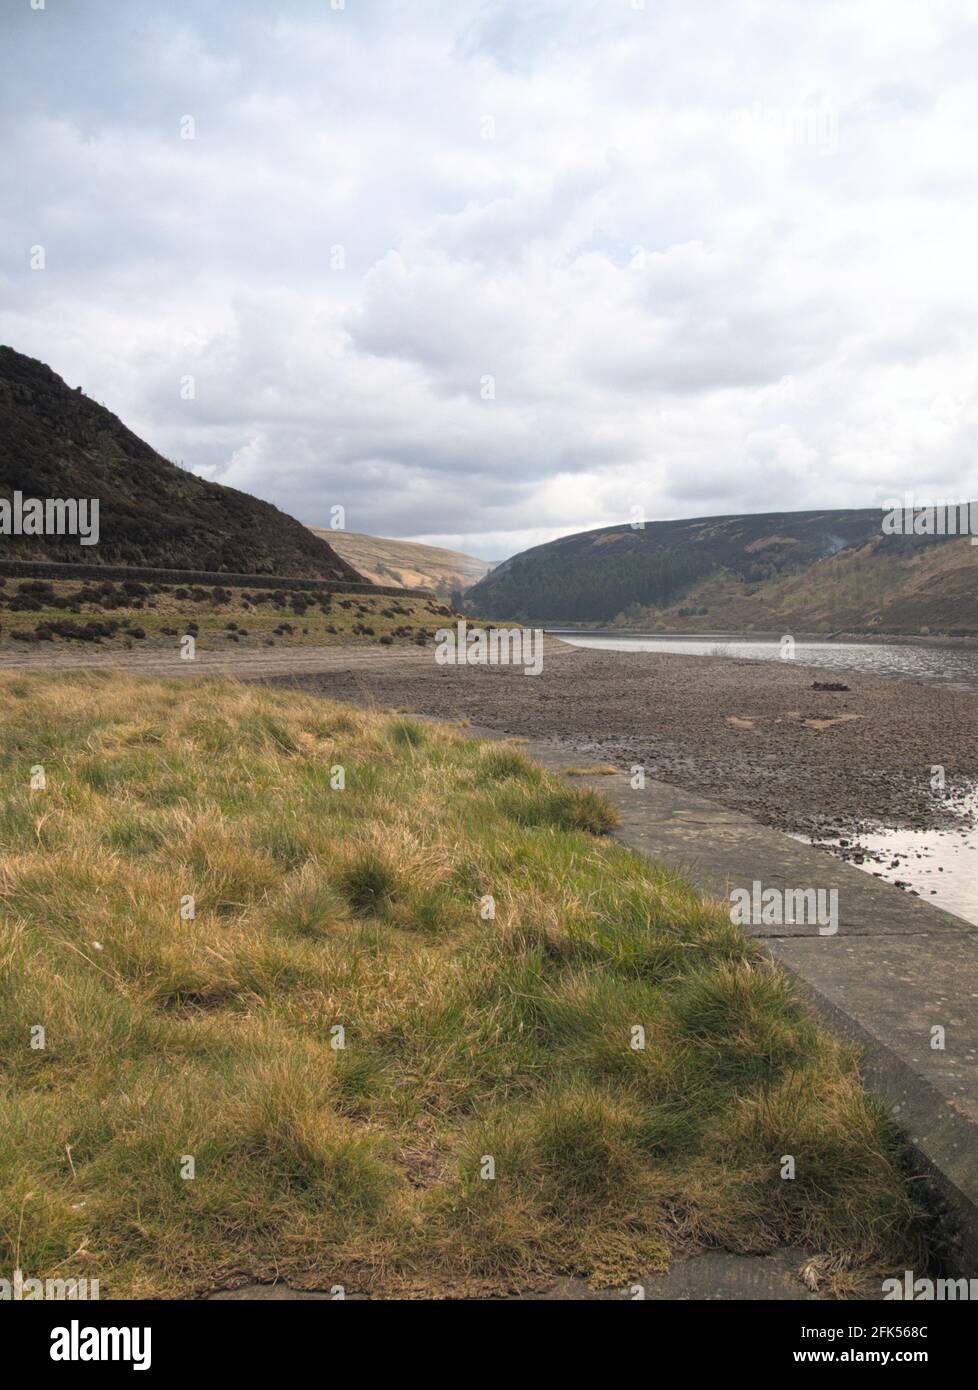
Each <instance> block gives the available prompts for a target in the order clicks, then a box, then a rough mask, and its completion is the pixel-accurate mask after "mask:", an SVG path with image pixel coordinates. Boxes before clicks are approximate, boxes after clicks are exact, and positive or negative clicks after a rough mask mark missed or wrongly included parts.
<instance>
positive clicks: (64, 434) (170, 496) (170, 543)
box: [0, 347, 360, 579]
mask: <svg viewBox="0 0 978 1390" xmlns="http://www.w3.org/2000/svg"><path fill="white" fill-rule="evenodd" d="M16 492H21V493H22V494H23V495H24V497H25V498H27V497H36V498H44V499H46V498H79V499H80V498H98V501H99V539H98V543H97V544H94V545H86V546H82V545H80V544H79V542H78V538H77V537H75V536H32V535H6V534H5V535H0V555H2V556H3V558H5V559H25V560H58V561H68V562H79V563H81V562H84V563H86V564H106V565H108V564H127V565H148V566H165V567H168V568H176V569H194V570H226V571H228V572H236V573H244V574H278V575H289V576H300V575H303V576H308V577H309V578H313V579H359V578H360V576H359V575H358V574H357V572H356V570H354V568H353V567H352V566H351V565H349V564H348V563H347V562H346V561H345V560H342V559H341V558H340V557H339V556H338V555H337V554H336V553H335V552H334V551H333V549H332V548H331V547H330V546H329V545H328V544H327V543H326V542H325V541H324V540H322V539H321V538H319V537H316V536H314V535H312V534H311V533H310V531H309V530H308V528H307V527H305V526H303V525H302V524H301V523H300V522H298V521H296V520H295V519H294V518H293V517H290V516H287V515H286V514H285V513H284V512H280V511H279V510H278V508H277V507H273V506H272V505H271V504H270V503H268V502H262V501H259V500H258V498H256V497H250V496H249V495H248V494H247V493H245V492H238V491H237V490H236V489H235V488H230V487H222V486H221V485H220V484H219V483H211V482H207V481H205V480H204V479H203V478H198V477H196V476H195V475H194V474H193V473H188V472H187V471H186V470H185V469H182V468H178V467H177V466H176V464H173V463H170V462H168V461H167V460H166V459H165V458H163V457H161V455H160V454H158V453H157V452H156V450H155V449H153V448H151V447H150V445H148V444H146V443H145V442H144V441H143V440H142V439H140V438H139V437H138V436H137V435H135V434H133V432H132V431H131V430H129V429H127V428H126V426H125V425H124V424H123V423H122V421H121V420H119V419H118V418H117V417H116V416H115V415H113V414H112V412H111V411H109V410H107V409H106V408H105V407H104V406H101V405H99V404H98V403H97V402H96V401H93V400H90V399H89V398H88V397H87V396H85V395H84V394H83V393H82V391H81V388H80V387H78V388H76V389H75V390H72V389H71V388H70V387H69V386H67V385H66V383H65V382H64V381H62V379H61V377H59V376H58V375H56V373H55V372H53V371H52V370H51V368H50V367H47V366H45V365H44V363H43V362H38V361H36V360H35V359H34V358H31V357H25V356H24V355H23V354H22V353H19V352H15V351H14V349H13V348H10V347H0V499H4V500H7V501H9V500H10V499H11V498H12V497H13V495H14V494H15V493H16Z"/></svg>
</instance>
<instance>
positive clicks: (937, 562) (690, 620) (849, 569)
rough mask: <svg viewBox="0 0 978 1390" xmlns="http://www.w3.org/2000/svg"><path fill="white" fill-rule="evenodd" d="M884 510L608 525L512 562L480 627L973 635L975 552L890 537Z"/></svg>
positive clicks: (478, 588)
mask: <svg viewBox="0 0 978 1390" xmlns="http://www.w3.org/2000/svg"><path fill="white" fill-rule="evenodd" d="M881 518H882V513H881V512H880V511H878V510H874V509H869V510H863V511H829V512H788V513H784V512H780V513H768V514H764V515H756V516H755V515H749V516H732V517H713V518H705V519H695V520H690V521H668V522H652V523H649V524H647V525H646V526H645V528H644V530H640V531H633V530H632V529H631V528H630V527H628V526H612V527H606V528H604V529H603V530H599V531H587V532H583V533H581V534H579V535H575V536H567V537H565V538H563V539H561V540H557V541H552V542H550V543H549V544H547V545H542V546H537V547H535V548H534V549H533V550H528V551H526V552H524V553H523V554H522V555H518V556H515V557H514V558H513V559H511V560H507V561H505V562H504V563H503V564H502V565H500V566H499V567H498V569H495V570H493V572H492V573H491V574H490V575H488V576H487V577H486V578H485V579H484V580H482V581H481V583H479V584H477V585H475V586H474V588H472V589H471V590H469V592H468V593H467V594H466V607H467V608H469V609H471V611H472V612H473V613H474V614H478V615H479V616H482V617H489V618H495V619H505V618H508V617H512V618H520V619H521V620H523V621H544V622H546V621H551V622H558V621H578V622H589V621H590V622H613V621H615V620H620V621H630V622H634V623H636V624H637V625H648V624H651V625H653V626H657V625H661V626H665V627H668V628H670V629H672V630H676V629H685V628H688V629H689V630H694V631H695V630H697V629H718V628H726V627H729V628H745V627H754V628H777V627H785V628H787V627H789V626H793V627H797V628H799V629H804V630H810V631H816V630H825V631H832V630H837V629H841V628H845V629H847V630H850V631H855V630H877V631H888V632H908V633H917V632H919V631H920V630H921V629H922V628H929V629H930V630H931V631H935V632H936V631H978V605H976V597H975V595H976V591H978V583H976V581H978V547H973V546H971V545H970V544H969V541H968V539H967V538H963V539H957V538H941V537H934V538H930V537H901V536H884V535H883V533H882V531H881Z"/></svg>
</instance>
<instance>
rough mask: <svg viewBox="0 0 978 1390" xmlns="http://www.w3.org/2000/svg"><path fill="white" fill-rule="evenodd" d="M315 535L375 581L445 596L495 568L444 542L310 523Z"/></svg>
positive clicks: (468, 585)
mask: <svg viewBox="0 0 978 1390" xmlns="http://www.w3.org/2000/svg"><path fill="white" fill-rule="evenodd" d="M309 529H310V530H311V531H312V532H313V534H314V535H316V536H321V537H322V538H323V540H327V541H328V542H329V544H330V545H331V546H332V547H333V549H334V550H335V551H336V553H337V555H341V556H342V557H343V559H344V560H346V561H347V563H348V564H351V565H354V566H355V567H356V568H357V569H358V570H359V571H360V573H361V574H362V575H363V576H364V578H365V579H370V580H372V581H373V582H374V583H375V584H400V585H402V586H403V587H404V588H407V589H413V588H426V589H433V590H434V591H435V593H436V594H439V595H440V596H441V597H442V598H450V597H451V596H452V594H454V593H461V592H464V590H466V589H468V588H469V587H470V586H471V585H472V584H475V583H477V582H478V581H479V580H480V579H482V578H484V576H485V575H487V574H488V573H489V571H490V570H491V569H492V565H491V564H490V563H489V562H488V561H487V560H480V559H478V558H477V557H476V556H475V555H465V554H463V553H462V552H461V551H459V550H445V549H444V548H443V547H442V546H440V545H421V544H420V543H419V542H418V541H401V540H394V539H391V538H389V537H386V536H367V535H363V534H362V533H360V532H357V531H333V530H328V529H327V528H326V527H323V526H310V528H309Z"/></svg>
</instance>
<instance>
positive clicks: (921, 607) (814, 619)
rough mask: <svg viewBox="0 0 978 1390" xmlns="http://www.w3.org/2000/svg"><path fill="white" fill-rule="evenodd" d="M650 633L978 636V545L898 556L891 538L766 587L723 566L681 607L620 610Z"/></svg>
mask: <svg viewBox="0 0 978 1390" xmlns="http://www.w3.org/2000/svg"><path fill="white" fill-rule="evenodd" d="M615 622H616V625H621V626H625V627H634V628H636V629H642V630H645V631H649V630H652V631H655V630H656V629H658V630H661V631H670V632H675V631H689V632H696V631H701V632H710V631H751V630H757V631H769V632H770V631H784V632H801V631H807V632H867V633H868V632H881V633H896V634H904V635H907V636H929V635H936V634H948V635H952V636H965V635H969V634H973V633H976V632H978V547H975V546H972V545H971V544H970V542H969V540H968V539H967V538H961V539H959V540H954V541H948V542H947V543H946V544H943V545H931V546H926V547H917V548H915V549H912V550H903V551H897V552H891V551H890V549H889V546H888V544H887V543H885V542H880V541H877V542H876V543H874V544H870V545H867V546H861V547H854V548H853V549H851V550H844V551H840V552H839V554H837V555H834V556H829V557H827V558H826V559H824V560H821V561H820V562H819V563H818V564H815V565H812V566H810V567H809V568H808V569H805V570H802V571H801V572H800V573H797V574H787V575H777V576H775V577H773V578H771V579H768V580H764V581H762V582H761V583H759V584H749V583H745V582H743V581H738V580H737V579H736V578H735V577H734V576H732V575H731V574H729V573H728V572H725V571H718V572H716V573H714V574H712V575H710V576H708V577H707V578H706V579H704V580H702V581H701V582H700V583H699V584H696V585H694V586H693V587H691V588H690V589H689V590H688V591H687V594H686V595H685V597H684V598H683V599H682V600H681V601H680V603H679V604H678V605H677V604H672V605H664V606H654V605H653V606H649V607H642V606H641V605H633V606H631V607H629V609H628V610H627V611H625V612H623V613H621V614H619V615H618V616H617V618H616V620H615Z"/></svg>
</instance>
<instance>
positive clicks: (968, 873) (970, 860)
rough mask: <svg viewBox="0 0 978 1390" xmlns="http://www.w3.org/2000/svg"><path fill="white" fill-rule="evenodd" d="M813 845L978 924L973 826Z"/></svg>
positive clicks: (977, 844) (880, 832)
mask: <svg viewBox="0 0 978 1390" xmlns="http://www.w3.org/2000/svg"><path fill="white" fill-rule="evenodd" d="M797 838H801V837H797ZM809 843H813V844H817V845H820V846H822V847H824V848H825V849H828V850H831V852H832V853H833V854H837V855H838V856H839V857H840V858H842V859H845V860H846V862H847V863H849V864H855V865H856V867H857V868H859V869H863V870H864V871H865V872H866V873H870V874H873V875H875V877H877V878H881V879H882V880H883V881H884V882H885V883H892V884H895V885H897V886H898V887H900V888H901V889H902V890H903V891H904V892H911V891H912V892H915V893H916V894H917V895H918V896H919V897H921V898H923V899H924V900H925V902H930V903H933V904H934V905H935V906H937V907H942V908H943V909H944V911H945V912H953V913H954V915H955V916H956V917H963V918H964V920H965V921H966V922H972V923H974V924H975V925H976V926H978V839H976V836H975V831H974V828H973V826H972V827H971V828H970V829H968V828H964V827H962V828H961V829H960V830H958V829H951V830H893V829H885V828H879V829H877V830H874V831H873V832H872V833H866V834H860V835H852V836H850V837H848V839H844V840H842V841H840V840H815V841H809Z"/></svg>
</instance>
